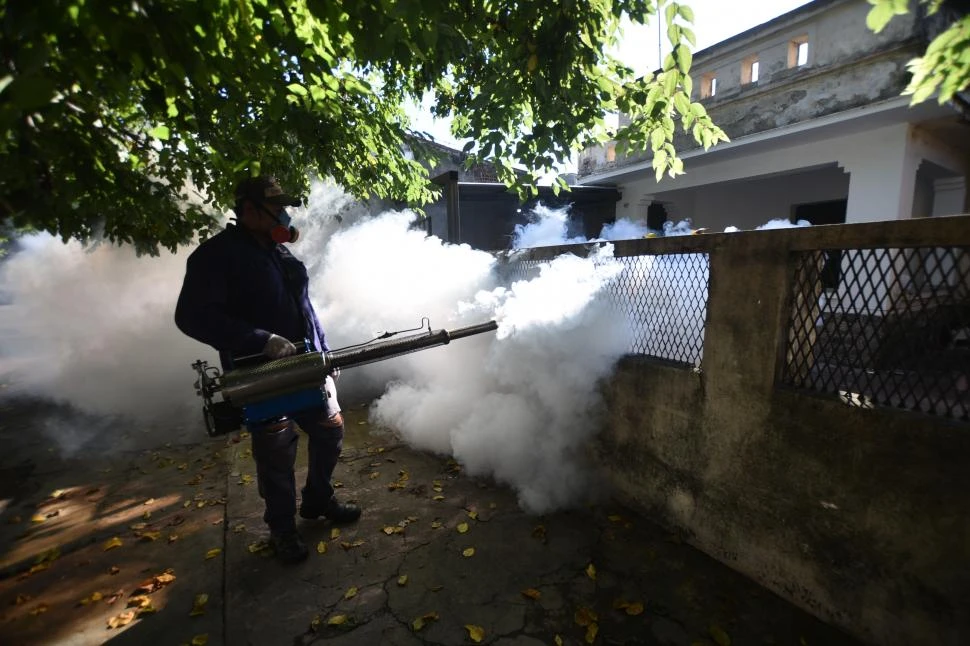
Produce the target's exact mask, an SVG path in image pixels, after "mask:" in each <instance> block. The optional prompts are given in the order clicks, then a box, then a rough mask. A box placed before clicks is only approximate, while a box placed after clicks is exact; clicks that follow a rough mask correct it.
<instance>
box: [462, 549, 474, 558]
mask: <svg viewBox="0 0 970 646" xmlns="http://www.w3.org/2000/svg"><path fill="white" fill-rule="evenodd" d="M461 555H462V556H464V557H469V556H475V548H474V547H466V548H465V549H463V550H462V551H461Z"/></svg>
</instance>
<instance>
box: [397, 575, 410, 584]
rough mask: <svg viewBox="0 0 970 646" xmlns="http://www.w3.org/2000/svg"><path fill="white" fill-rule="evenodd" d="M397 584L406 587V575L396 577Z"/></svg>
mask: <svg viewBox="0 0 970 646" xmlns="http://www.w3.org/2000/svg"><path fill="white" fill-rule="evenodd" d="M397 584H398V585H407V584H408V575H407V574H402V575H401V576H399V577H397Z"/></svg>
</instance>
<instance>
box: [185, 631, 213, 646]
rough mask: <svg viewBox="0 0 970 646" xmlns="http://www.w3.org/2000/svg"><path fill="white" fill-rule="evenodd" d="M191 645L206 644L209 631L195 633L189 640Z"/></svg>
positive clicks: (203, 645) (204, 645)
mask: <svg viewBox="0 0 970 646" xmlns="http://www.w3.org/2000/svg"><path fill="white" fill-rule="evenodd" d="M189 643H190V644H191V646H206V644H208V643H209V633H202V634H201V635H196V636H195V637H193V638H192V641H191V642H189Z"/></svg>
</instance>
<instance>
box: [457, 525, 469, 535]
mask: <svg viewBox="0 0 970 646" xmlns="http://www.w3.org/2000/svg"><path fill="white" fill-rule="evenodd" d="M457 529H458V533H459V534H464V533H465V532H467V531H468V523H458V528H457Z"/></svg>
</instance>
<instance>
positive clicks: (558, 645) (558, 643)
mask: <svg viewBox="0 0 970 646" xmlns="http://www.w3.org/2000/svg"><path fill="white" fill-rule="evenodd" d="M553 641H554V642H556V646H562V637H560V636H559V635H556V636H555V637H553Z"/></svg>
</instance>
